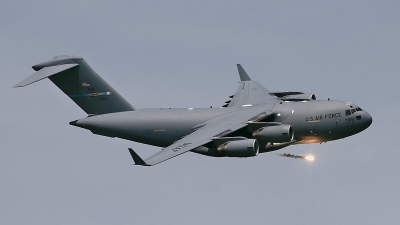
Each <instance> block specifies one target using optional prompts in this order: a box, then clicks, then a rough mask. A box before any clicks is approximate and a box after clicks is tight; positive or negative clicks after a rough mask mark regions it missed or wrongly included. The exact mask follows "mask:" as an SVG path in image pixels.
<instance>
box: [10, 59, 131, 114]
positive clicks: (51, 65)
mask: <svg viewBox="0 0 400 225" xmlns="http://www.w3.org/2000/svg"><path fill="white" fill-rule="evenodd" d="M32 68H33V69H34V70H36V71H37V72H36V73H34V74H32V75H31V76H29V77H28V78H26V79H25V80H23V81H21V82H19V83H18V84H16V85H14V86H13V87H24V86H26V85H29V84H32V83H34V82H36V81H39V80H42V79H45V78H49V79H50V80H51V81H52V82H53V83H54V84H55V85H57V87H59V88H60V89H61V90H62V91H63V92H64V93H65V94H66V95H67V96H68V97H69V98H71V99H72V100H73V101H74V102H75V103H76V104H77V105H78V106H79V107H81V109H83V110H84V111H85V112H86V113H87V114H88V115H98V114H106V113H113V112H123V111H134V110H135V108H134V107H133V106H132V105H131V104H129V103H128V102H127V101H126V100H125V99H124V98H123V97H122V96H121V95H120V94H119V93H118V92H117V91H115V90H114V89H113V88H112V87H111V86H110V85H109V84H108V83H107V82H106V81H104V80H103V79H102V78H101V77H100V76H99V75H98V74H97V73H96V72H95V71H94V70H93V69H92V68H91V67H90V66H89V65H88V64H87V63H86V62H85V60H84V59H83V58H81V57H76V56H56V57H54V58H53V59H52V60H50V61H46V62H43V63H39V64H37V65H34V66H32Z"/></svg>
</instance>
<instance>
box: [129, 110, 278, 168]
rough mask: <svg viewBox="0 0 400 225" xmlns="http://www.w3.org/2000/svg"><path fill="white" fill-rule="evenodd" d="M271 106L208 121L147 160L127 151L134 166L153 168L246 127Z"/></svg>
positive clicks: (231, 113)
mask: <svg viewBox="0 0 400 225" xmlns="http://www.w3.org/2000/svg"><path fill="white" fill-rule="evenodd" d="M272 106H273V104H266V105H262V106H259V107H246V108H239V109H238V110H235V111H233V112H230V113H227V114H223V115H220V116H217V117H214V118H213V119H210V120H208V121H206V122H204V123H203V124H200V125H199V126H197V127H200V128H198V129H197V130H195V131H194V132H192V133H190V134H189V135H187V136H185V137H183V138H182V139H180V140H178V141H176V142H175V143H173V144H172V145H170V146H168V147H166V148H164V149H163V150H161V151H159V152H157V153H156V154H154V155H152V156H150V157H149V158H147V159H145V160H142V159H141V158H140V157H139V156H138V155H137V154H136V153H135V152H134V151H133V150H131V149H130V150H129V151H130V153H131V155H132V158H133V159H134V161H135V164H136V165H144V166H153V165H156V164H158V163H161V162H163V161H165V160H168V159H170V158H173V157H175V156H178V155H180V154H183V153H185V152H188V151H191V150H193V149H195V148H197V147H200V146H202V145H205V144H207V143H209V142H212V141H213V139H214V138H220V137H224V136H226V135H229V134H230V133H232V132H234V131H237V130H239V129H241V128H243V127H246V126H247V125H248V122H249V121H248V120H249V119H250V118H252V117H254V116H256V115H258V114H260V113H262V112H265V111H266V110H268V109H269V108H271V107H272Z"/></svg>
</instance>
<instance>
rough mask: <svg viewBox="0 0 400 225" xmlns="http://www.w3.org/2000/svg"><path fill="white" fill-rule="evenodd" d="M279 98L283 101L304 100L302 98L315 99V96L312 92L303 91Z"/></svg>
mask: <svg viewBox="0 0 400 225" xmlns="http://www.w3.org/2000/svg"><path fill="white" fill-rule="evenodd" d="M281 99H282V100H285V101H304V100H316V99H317V98H316V97H315V95H314V94H313V93H303V94H297V95H286V96H284V97H282V98H281Z"/></svg>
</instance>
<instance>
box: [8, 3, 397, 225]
mask: <svg viewBox="0 0 400 225" xmlns="http://www.w3.org/2000/svg"><path fill="white" fill-rule="evenodd" d="M399 7H400V2H399V1H207V0H205V1H141V2H135V1H109V2H107V1H81V0H80V1H73V0H72V1H59V2H57V1H45V0H37V1H8V0H3V1H1V2H0V34H1V35H0V50H1V51H0V68H1V72H2V75H1V79H2V80H1V82H0V85H1V88H0V91H1V99H2V110H1V115H2V117H1V118H0V124H1V128H2V129H1V130H0V181H1V182H0V218H1V219H0V220H1V221H2V222H1V223H2V224H140V223H141V224H161V223H163V224H363V225H365V224H398V223H399V222H400V214H399V211H400V205H399V202H400V194H399V193H400V192H399V190H400V179H399V178H400V177H399V169H400V166H399V161H400V153H399V150H398V147H397V146H398V139H399V133H400V132H399V129H398V124H399V122H400V121H399V116H398V112H399V110H400V107H399V106H398V101H399V100H398V93H397V90H398V87H399V84H400V78H399V71H400V64H399V59H400V25H399V24H400V13H399V10H400V8H399ZM65 54H68V55H79V56H82V57H84V58H85V60H86V61H87V62H88V63H89V64H90V65H91V66H92V68H93V69H94V70H96V71H97V72H98V73H99V74H100V75H101V76H102V77H103V78H104V79H105V80H107V81H108V82H109V83H110V84H111V85H112V86H113V87H114V88H115V89H116V90H118V91H119V92H120V94H122V95H123V96H124V97H126V99H128V100H129V101H130V102H131V103H132V104H133V105H134V106H135V107H137V108H151V107H209V106H214V107H218V106H221V105H222V104H223V103H224V102H225V101H226V100H228V96H229V95H232V94H233V93H234V92H235V91H236V88H237V86H238V83H237V82H238V81H239V76H238V74H237V71H236V65H235V64H236V63H241V64H242V65H243V67H244V68H245V70H246V71H247V73H248V74H249V75H250V77H251V78H252V79H253V80H257V81H259V82H260V83H262V84H263V85H264V86H265V87H267V88H268V89H269V90H271V91H289V90H292V91H306V92H311V93H315V94H316V96H317V98H318V99H327V98H328V97H329V98H331V99H339V100H346V101H351V102H354V103H356V104H358V105H359V106H361V107H362V108H364V109H365V110H367V111H368V112H369V113H370V114H371V115H372V116H373V119H374V122H373V124H372V125H371V127H370V128H368V129H367V130H366V131H364V132H362V133H360V134H357V135H355V136H353V137H349V138H346V139H343V140H339V141H334V142H329V143H326V144H321V145H320V144H310V145H300V146H291V147H288V148H286V149H283V150H280V151H278V152H272V153H266V154H261V155H259V156H257V157H254V158H247V159H235V158H211V157H205V156H201V155H197V154H194V153H186V154H183V155H181V156H179V157H176V158H173V159H171V160H169V161H166V162H164V163H162V164H159V165H157V166H155V167H151V168H146V167H137V166H132V163H133V161H132V159H131V157H130V155H129V152H128V150H127V148H128V147H132V148H133V149H135V150H137V152H138V153H139V154H140V155H142V156H143V157H146V156H149V155H152V154H154V153H155V152H157V151H158V150H159V148H156V147H151V146H146V145H142V144H138V143H134V142H129V141H125V140H120V139H112V138H107V137H101V136H96V135H92V134H91V133H90V132H89V131H86V130H83V129H79V128H77V127H73V126H70V125H68V122H70V121H72V120H75V119H79V118H83V117H85V116H86V115H85V113H84V112H83V111H82V110H81V109H80V108H79V107H77V106H76V105H75V104H74V103H73V102H72V101H71V100H69V99H68V97H66V96H65V95H64V94H63V93H62V92H61V91H59V90H58V88H57V87H56V86H54V85H53V84H52V83H51V82H50V81H48V80H44V81H41V82H38V83H35V84H33V85H31V86H28V87H25V88H19V89H12V88H11V86H12V85H14V84H15V83H17V82H19V81H20V80H22V79H24V78H25V77H27V76H29V75H31V74H32V73H33V72H34V71H33V70H32V69H31V66H32V65H34V64H36V63H40V62H42V61H46V60H49V59H51V58H52V57H53V56H55V55H65ZM283 152H286V153H291V154H300V155H302V154H307V153H312V154H314V155H315V156H316V161H315V162H313V163H308V162H306V161H304V160H296V159H290V158H282V157H278V156H277V154H276V153H283Z"/></svg>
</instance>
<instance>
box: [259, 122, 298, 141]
mask: <svg viewBox="0 0 400 225" xmlns="http://www.w3.org/2000/svg"><path fill="white" fill-rule="evenodd" d="M293 135H294V132H293V127H292V126H290V125H287V124H282V125H277V126H269V127H262V128H260V129H258V130H257V131H255V132H254V133H253V137H254V138H256V139H257V140H260V141H264V142H274V143H283V142H289V141H292V140H293Z"/></svg>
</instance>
